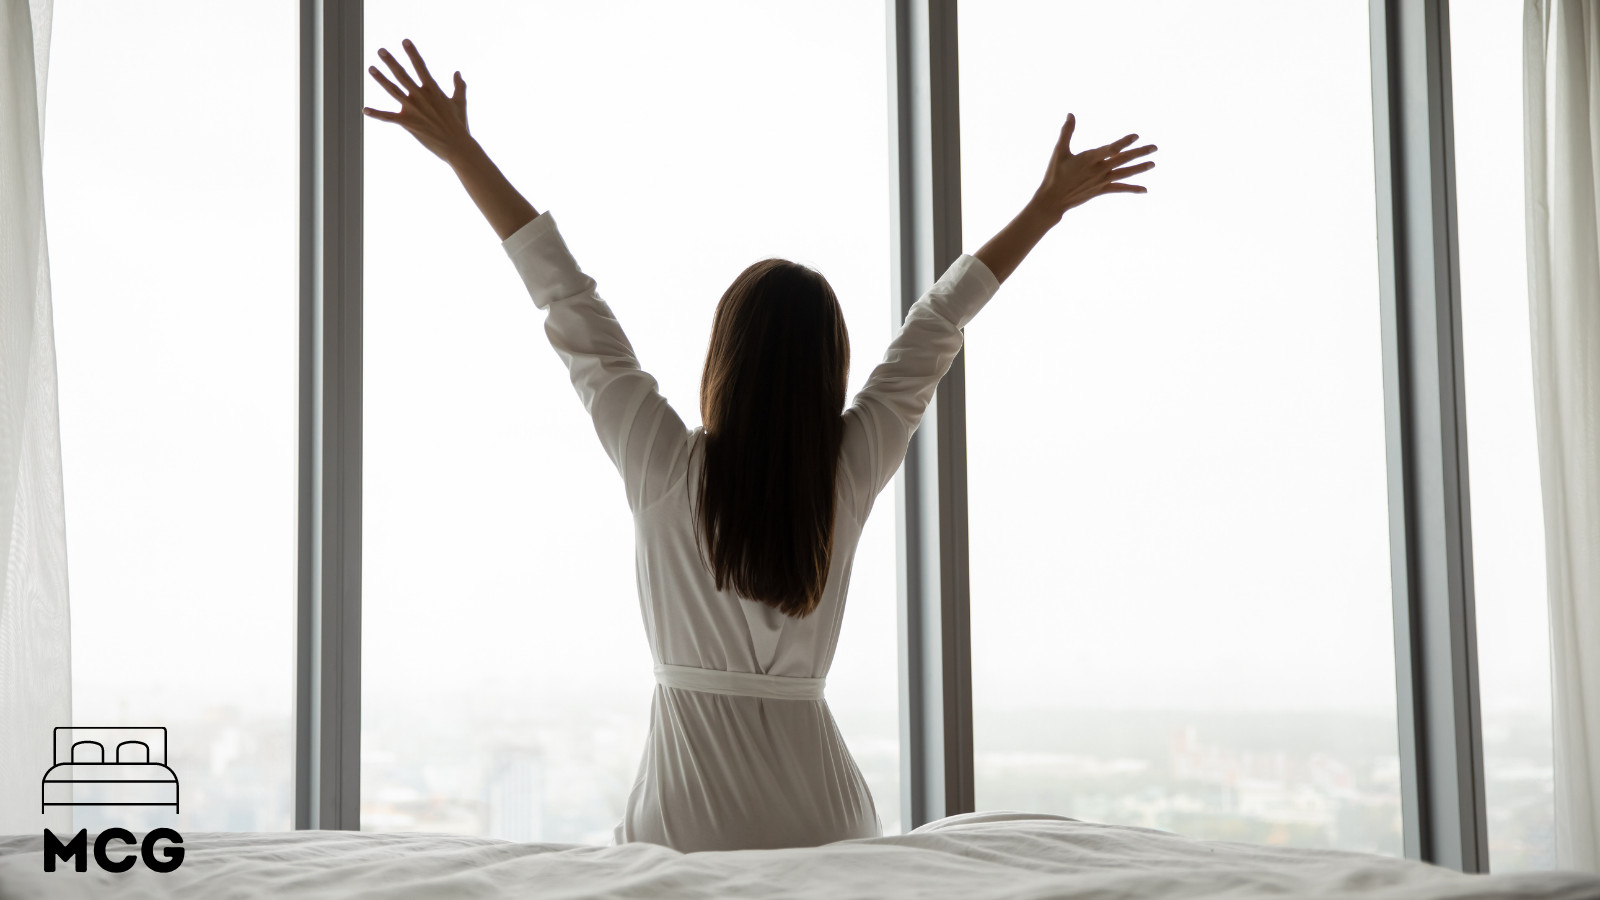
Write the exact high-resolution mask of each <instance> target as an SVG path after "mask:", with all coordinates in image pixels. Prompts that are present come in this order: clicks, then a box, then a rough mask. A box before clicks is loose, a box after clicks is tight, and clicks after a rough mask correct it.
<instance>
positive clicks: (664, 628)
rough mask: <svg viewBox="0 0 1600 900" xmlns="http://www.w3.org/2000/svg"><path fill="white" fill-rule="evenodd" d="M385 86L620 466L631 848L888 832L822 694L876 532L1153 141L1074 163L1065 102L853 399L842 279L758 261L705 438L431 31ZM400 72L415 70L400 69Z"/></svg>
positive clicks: (728, 344) (717, 364)
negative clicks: (975, 349)
mask: <svg viewBox="0 0 1600 900" xmlns="http://www.w3.org/2000/svg"><path fill="white" fill-rule="evenodd" d="M404 47H405V51H406V53H407V55H408V56H409V57H410V59H411V63H412V66H413V68H415V70H416V77H415V78H413V77H412V76H411V74H410V73H409V72H408V71H407V70H406V68H405V67H404V66H402V65H401V64H400V63H399V62H398V61H396V60H395V58H394V57H393V55H391V54H390V53H389V52H388V51H387V50H379V51H378V56H379V57H380V58H381V59H382V61H383V62H384V63H385V64H386V65H387V66H388V68H389V70H390V72H391V73H393V76H394V79H395V80H394V81H390V80H389V78H387V77H385V75H384V73H383V72H381V71H379V70H378V68H377V67H376V66H372V67H370V68H369V70H368V71H369V72H370V73H371V74H372V77H373V78H374V79H376V80H377V81H378V83H379V84H381V85H382V86H383V88H384V89H385V90H386V91H388V92H389V94H390V95H392V96H393V97H394V98H395V99H396V100H397V101H399V103H400V110H399V111H398V112H385V111H380V110H376V109H372V108H368V109H366V110H365V113H366V114H367V115H368V116H371V117H373V118H376V119H381V120H383V121H386V122H394V123H397V124H399V125H401V126H402V127H404V128H405V129H406V130H407V131H409V132H410V133H411V134H412V135H413V136H415V137H416V138H417V140H418V141H420V142H421V143H422V145H423V146H425V147H427V148H428V149H429V150H431V151H433V152H434V153H435V154H437V155H438V156H439V157H440V158H441V159H443V160H444V161H445V162H447V163H449V164H450V166H451V167H452V168H453V169H454V170H455V173H456V175H457V176H458V177H459V178H460V179H461V183H462V184H463V185H464V186H465V187H466V189H467V193H468V194H470V195H471V197H472V199H473V201H474V202H475V203H476V204H477V205H478V208H479V209H480V210H481V211H482V212H483V215H484V217H485V218H487V219H488V220H489V224H490V225H491V226H493V227H494V230H495V233H496V234H498V235H499V237H500V239H501V241H502V242H503V245H504V248H505V250H506V253H507V254H508V255H509V256H510V257H511V261H512V263H513V264H514V265H515V266H516V269H517V271H518V273H519V274H521V276H522V279H523V281H524V282H525V283H526V284H527V287H528V292H529V293H530V294H531V295H532V298H533V302H534V304H535V305H536V306H538V307H539V308H540V309H543V310H545V312H546V318H545V332H546V333H547V335H548V336H549V338H550V343H551V345H552V346H553V347H554V348H555V351H556V353H557V354H558V355H559V356H560V357H561V359H562V361H563V362H565V363H566V365H567V368H568V370H569V371H570V373H571V375H572V383H573V386H574V387H576V388H577V390H578V396H579V397H580V398H581V399H582V400H583V403H584V405H585V407H586V408H587V409H588V410H589V413H590V415H591V416H592V417H593V419H594V424H595V430H596V432H597V433H598V434H599V436H600V442H601V444H602V445H603V446H604V447H605V449H606V452H607V453H608V454H610V456H611V460H612V462H613V463H615V464H616V466H617V468H618V470H619V471H620V472H621V474H622V478H623V482H624V486H625V487H626V491H627V497H628V504H629V506H630V507H631V508H632V511H633V516H634V523H635V541H636V548H635V556H636V567H637V573H638V584H639V595H640V606H641V609H642V611H643V613H644V620H645V630H646V632H647V633H648V635H649V639H650V649H651V652H652V655H653V656H654V657H655V662H656V669H655V671H656V681H657V688H656V692H655V697H654V700H653V703H652V706H651V722H650V735H649V739H648V743H647V745H646V747H645V753H644V758H643V760H642V761H641V763H640V767H639V777H638V780H637V781H636V782H635V784H634V786H633V790H632V792H631V793H630V795H629V797H628V804H627V810H626V813H625V815H624V818H623V821H622V822H621V824H619V825H618V826H617V830H616V839H617V841H618V842H624V841H650V842H653V843H658V844H665V845H667V846H670V847H674V848H677V849H678V850H682V851H685V852H687V851H693V850H732V849H742V848H765V847H794V846H813V845H817V844H824V843H828V842H830V841H837V840H844V839H847V838H864V837H876V836H877V835H878V834H879V833H880V825H879V823H878V818H877V813H876V810H875V809H874V807H873V803H872V796H871V794H870V793H869V792H868V790H867V786H866V784H865V782H864V781H863V780H862V778H861V773H860V771H859V770H858V769H857V768H856V765H855V761H854V760H853V759H852V758H851V756H850V752H849V751H848V750H847V749H846V748H845V745H844V741H843V740H842V738H841V737H840V735H839V731H838V729H837V727H836V726H835V724H834V721H833V716H832V714H831V713H830V712H829V710H828V704H827V701H826V700H824V699H823V695H822V688H823V677H824V676H825V675H826V674H827V671H828V667H829V665H830V664H831V663H832V661H833V650H834V645H835V642H836V640H837V638H838V635H839V623H840V617H841V615H842V613H843V611H844V599H845V588H846V585H848V584H849V581H850V567H851V562H852V560H853V557H854V555H855V548H856V542H857V540H858V538H859V537H860V535H861V526H862V523H863V522H865V521H866V518H867V514H868V512H870V511H871V509H872V505H873V501H874V499H875V498H876V497H877V495H878V493H879V492H880V491H881V490H882V489H883V487H884V486H885V485H886V484H887V483H888V482H889V479H890V478H892V477H893V476H894V473H895V470H896V469H898V468H899V467H900V463H901V460H902V459H903V457H904V456H905V452H906V447H907V444H908V442H909V441H910V439H911V434H912V432H913V431H915V430H916V427H917V423H918V422H919V421H920V420H921V418H922V414H923V410H924V409H925V408H926V407H927V404H928V402H929V400H930V399H931V398H932V397H933V393H934V389H935V387H937V385H938V383H939V379H940V378H942V377H943V375H944V373H945V371H946V370H948V369H949V367H950V363H951V361H952V360H953V359H954V358H955V355H956V353H957V351H959V350H960V349H961V342H962V330H961V329H962V327H963V326H965V325H966V323H967V322H968V321H969V320H970V319H971V318H972V317H973V316H974V315H975V314H976V313H977V312H978V310H979V309H980V308H982V306H983V305H984V303H985V302H987V301H988V300H989V298H990V297H991V296H993V294H994V293H995V291H996V290H997V289H998V288H999V286H1000V283H1001V282H1003V281H1004V280H1005V279H1006V277H1007V276H1009V275H1010V274H1011V272H1012V271H1013V270H1015V269H1016V267H1017V265H1018V264H1019V263H1021V262H1022V259H1023V257H1024V256H1026V255H1027V253H1028V251H1029V250H1031V249H1032V248H1033V246H1034V245H1035V244H1037V243H1038V241H1039V239H1040V238H1042V237H1043V236H1044V234H1045V232H1047V231H1049V230H1050V228H1051V226H1053V225H1054V224H1055V223H1056V222H1058V221H1060V219H1061V216H1062V214H1063V213H1065V212H1066V211H1067V210H1068V209H1070V208H1072V207H1074V206H1077V205H1078V204H1080V203H1083V202H1084V201H1086V200H1088V199H1090V198H1091V197H1096V196H1099V195H1100V194H1106V193H1115V192H1135V193H1143V192H1144V190H1145V189H1144V188H1142V187H1138V186H1135V185H1130V184H1126V183H1124V182H1122V181H1121V180H1120V179H1123V178H1127V177H1128V176H1131V175H1135V174H1137V173H1140V172H1143V171H1146V170H1148V169H1149V168H1151V167H1152V166H1153V165H1154V163H1153V162H1148V161H1147V162H1143V163H1133V160H1135V159H1137V158H1138V157H1141V156H1145V155H1147V154H1149V153H1151V152H1153V151H1154V150H1155V147H1153V146H1144V147H1138V148H1135V149H1129V147H1130V146H1131V145H1132V143H1133V141H1134V140H1135V139H1136V137H1137V135H1128V136H1127V137H1124V138H1122V139H1121V140H1118V141H1115V142H1113V143H1111V144H1107V145H1106V146H1103V147H1097V148H1095V149H1093V150H1088V151H1085V152H1083V153H1078V154H1074V153H1072V152H1071V151H1070V150H1069V149H1068V142H1069V141H1070V139H1071V137H1072V130H1073V124H1074V121H1073V117H1071V116H1068V117H1067V121H1066V124H1065V125H1064V126H1063V127H1062V129H1061V136H1060V139H1059V141H1058V142H1057V144H1056V148H1055V152H1054V153H1053V154H1052V156H1051V158H1050V164H1049V167H1048V169H1047V170H1046V172H1045V176H1044V181H1043V183H1042V184H1041V185H1040V187H1039V189H1038V191H1037V192H1036V193H1035V194H1034V196H1033V198H1032V199H1031V200H1030V201H1029V202H1028V204H1027V205H1026V206H1025V207H1024V208H1023V210H1022V212H1021V213H1020V214H1019V215H1018V216H1017V217H1016V218H1015V219H1013V220H1012V221H1011V222H1010V224H1008V225H1006V227H1005V228H1003V229H1002V230H1001V231H1000V233H999V234H997V235H995V237H994V238H993V239H992V240H990V241H989V242H988V243H987V244H985V245H984V246H983V248H982V249H980V250H979V251H978V252H977V253H976V254H975V255H970V256H967V255H964V256H962V257H961V258H960V259H958V260H956V261H955V263H953V264H952V265H951V266H950V269H949V270H948V271H947V272H945V274H944V276H943V277H942V278H940V280H939V282H938V283H937V284H936V285H934V286H933V288H931V289H930V290H929V291H928V293H927V294H926V295H925V296H923V297H922V299H920V300H918V301H917V303H916V304H915V305H914V306H913V307H912V308H911V310H910V311H909V312H908V313H907V314H906V319H905V324H904V325H903V326H902V328H901V330H900V333H899V334H898V335H897V336H896V337H895V339H894V341H893V342H892V343H891V344H890V346H889V350H888V352H887V353H886V354H885V356H884V361H883V362H882V364H880V365H879V366H878V367H877V368H876V369H874V370H873V373H872V377H871V378H869V379H868V380H867V383H866V385H865V386H864V387H863V388H862V389H861V391H860V393H858V394H857V395H856V397H855V400H854V402H853V403H852V404H851V405H850V407H849V408H848V409H844V410H843V414H842V415H841V413H840V410H841V409H843V407H844V401H845V382H846V375H847V373H848V371H849V364H850V348H849V339H848V337H847V335H846V333H845V326H844V316H843V313H842V312H841V310H840V308H839V303H838V301H837V300H836V299H835V297H834V294H833V290H832V288H831V287H829V285H828V283H827V281H826V280H824V279H823V277H822V276H821V275H819V274H818V273H816V272H814V271H812V270H810V269H808V268H805V267H803V266H799V265H796V264H794V263H791V262H787V261H784V260H764V261H762V262H758V263H755V264H754V265H752V266H750V267H749V268H748V269H746V270H745V271H744V272H743V273H741V274H740V275H739V277H738V278H736V279H735V280H734V282H733V284H732V286H730V287H729V288H728V291H727V293H725V294H724V295H723V297H722V300H721V302H720V303H719V304H718V306H717V312H716V317H715V321H714V322H713V325H712V334H711V345H710V350H709V352H708V353H707V356H706V363H705V370H704V375H703V378H702V383H701V388H700V412H701V418H702V420H703V421H704V423H705V424H704V426H701V427H696V428H687V427H685V426H684V424H683V421H682V420H681V419H680V418H679V417H678V414H677V413H676V412H674V411H673V409H672V407H671V406H670V405H668V403H667V401H666V399H665V398H663V397H662V396H661V394H660V393H659V392H658V391H657V389H656V381H655V379H654V378H652V377H650V376H649V375H648V374H646V373H644V372H642V371H640V369H639V366H638V362H637V360H636V359H635V358H634V354H633V348H632V347H631V346H630V345H629V343H628V339H627V338H626V337H625V336H624V335H623V332H622V329H621V327H620V326H619V325H618V324H617V321H616V319H615V318H614V317H613V316H612V314H611V309H610V307H609V306H607V305H606V303H605V302H604V301H602V300H601V299H600V297H599V296H598V295H597V294H596V293H595V283H594V281H593V280H592V279H590V278H589V277H588V276H586V275H584V274H583V272H582V271H580V270H579V268H578V266H577V264H576V263H575V262H574V261H573V259H572V256H571V255H570V254H569V253H568V251H567V248H566V245H565V243H564V242H563V241H562V239H561V235H560V233H559V232H558V231H557V230H556V224H555V221H554V219H553V218H552V217H551V215H550V214H549V213H548V212H547V213H543V214H541V213H539V212H538V211H537V210H535V209H534V208H533V207H532V206H531V205H530V204H529V203H528V201H527V200H525V199H523V197H522V195H521V194H519V193H518V192H517V191H516V189H515V188H513V187H512V186H511V184H510V183H509V182H508V181H507V180H506V179H505V177H504V176H503V175H502V174H501V173H500V171H499V169H497V168H496V167H495V165H494V163H492V162H490V160H489V157H488V155H487V154H485V153H484V151H483V148H482V147H480V146H479V145H478V143H477V142H476V141H475V140H474V139H473V138H472V135H471V134H470V133H469V131H468V128H467V108H466V83H465V82H464V81H463V80H462V78H461V73H460V72H457V73H455V77H454V90H453V93H452V94H451V95H449V96H446V94H445V93H444V91H443V89H442V88H441V87H440V86H439V85H438V84H437V83H436V82H435V81H434V79H433V77H432V76H431V75H430V74H429V72H428V67H427V66H426V65H425V64H424V63H423V60H422V57H421V55H420V54H419V53H418V52H417V50H416V48H415V47H414V46H413V45H412V43H411V42H410V41H405V42H404ZM396 82H398V83H396Z"/></svg>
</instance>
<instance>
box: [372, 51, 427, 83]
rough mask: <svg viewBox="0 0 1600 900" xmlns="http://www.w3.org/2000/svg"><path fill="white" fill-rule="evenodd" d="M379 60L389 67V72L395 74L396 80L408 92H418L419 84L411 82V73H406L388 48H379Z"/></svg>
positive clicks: (404, 68)
mask: <svg viewBox="0 0 1600 900" xmlns="http://www.w3.org/2000/svg"><path fill="white" fill-rule="evenodd" d="M378 58H379V59H381V60H383V62H384V64H385V65H387V66H388V67H389V71H391V72H393V73H394V78H395V80H396V81H398V82H400V84H401V85H402V86H403V87H405V89H406V90H407V91H414V90H417V83H416V82H415V81H412V80H411V73H410V72H407V71H406V67H405V66H402V65H400V61H399V60H397V59H395V58H394V54H393V53H390V52H389V51H388V49H387V48H384V47H379V48H378Z"/></svg>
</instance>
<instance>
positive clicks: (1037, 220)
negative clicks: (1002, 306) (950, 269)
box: [973, 202, 1061, 284]
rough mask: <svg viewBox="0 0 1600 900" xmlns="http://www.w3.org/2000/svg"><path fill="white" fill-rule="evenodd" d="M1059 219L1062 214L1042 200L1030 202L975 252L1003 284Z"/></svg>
mask: <svg viewBox="0 0 1600 900" xmlns="http://www.w3.org/2000/svg"><path fill="white" fill-rule="evenodd" d="M1059 221H1061V216H1060V214H1056V215H1054V216H1052V215H1051V214H1050V213H1049V212H1048V211H1047V210H1045V209H1044V208H1042V205H1041V204H1038V203H1031V202H1030V203H1029V204H1028V205H1027V206H1024V207H1023V208H1022V212H1020V213H1017V215H1016V217H1015V218H1013V219H1012V220H1011V221H1010V222H1007V223H1006V226H1005V227H1004V228H1002V229H1000V231H999V232H998V233H997V234H995V236H994V237H992V238H990V239H989V242H988V243H986V244H984V245H983V246H982V247H980V248H979V249H978V252H977V253H974V254H973V256H976V257H977V258H978V259H979V260H980V261H981V262H982V263H983V264H984V265H985V266H988V267H989V271H990V272H993V273H994V277H995V280H996V281H999V282H1001V283H1002V284H1003V283H1004V282H1005V280H1006V279H1007V278H1009V277H1011V273H1012V272H1015V271H1016V270H1017V266H1020V265H1022V260H1023V259H1025V258H1026V257H1027V255H1028V253H1029V251H1031V250H1032V249H1033V248H1034V247H1035V246H1036V245H1038V243H1039V240H1040V239H1041V238H1043V237H1044V236H1045V234H1047V233H1048V232H1049V231H1050V229H1051V228H1053V227H1055V225H1056V223H1057V222H1059Z"/></svg>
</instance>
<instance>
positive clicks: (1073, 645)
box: [960, 0, 1401, 855]
mask: <svg viewBox="0 0 1600 900" xmlns="http://www.w3.org/2000/svg"><path fill="white" fill-rule="evenodd" d="M1367 15H1368V13H1367V4H1366V3H1362V2H1355V0H1350V2H1344V3H1324V4H1280V3H1271V2H1248V3H1247V2H1239V3H1226V4H1186V3H1177V2H1142V3H1137V4H1117V5H1115V6H1108V5H1106V4H1093V3H1079V2H1074V3H1043V2H987V3H983V4H968V5H964V6H963V7H961V21H960V31H961V79H962V80H961V128H962V145H961V154H962V171H963V179H964V190H963V198H962V200H963V214H964V220H963V225H962V227H963V232H964V235H965V244H966V246H967V247H968V248H969V249H970V248H975V247H977V246H980V245H981V244H982V242H983V241H984V240H986V239H987V238H988V237H989V236H990V235H991V234H993V233H994V231H995V230H997V229H998V228H999V227H1000V226H1001V225H1003V224H1004V223H1005V222H1006V220H1007V219H1009V217H1010V216H1011V215H1013V214H1014V213H1015V212H1016V210H1017V209H1019V208H1020V206H1021V204H1022V203H1023V202H1024V201H1025V200H1027V198H1028V197H1029V195H1030V194H1031V193H1032V191H1033V189H1034V188H1035V186H1036V185H1037V179H1038V178H1039V176H1040V175H1041V174H1042V172H1043V166H1044V164H1045V161H1046V159H1047V158H1048V156H1049V152H1050V148H1051V145H1052V144H1053V142H1054V141H1055V138H1056V135H1057V132H1058V129H1059V127H1060V125H1061V122H1062V121H1063V120H1064V119H1065V118H1066V115H1067V113H1068V112H1069V111H1070V112H1074V113H1075V114H1076V116H1077V121H1078V131H1077V136H1076V138H1075V141H1074V144H1073V149H1074V150H1079V149H1083V148H1087V147H1091V146H1094V145H1097V144H1102V143H1106V142H1109V141H1111V140H1114V139H1116V138H1118V137H1121V136H1122V135H1123V134H1126V133H1129V132H1138V133H1139V134H1140V135H1141V139H1142V141H1141V142H1144V141H1148V142H1153V143H1156V144H1157V145H1159V146H1160V147H1161V152H1160V153H1158V154H1157V156H1156V159H1157V160H1158V162H1157V167H1156V169H1155V170H1153V171H1152V172H1151V173H1150V174H1149V175H1147V176H1141V177H1140V181H1141V183H1144V184H1147V185H1148V186H1149V187H1150V193H1149V194H1148V195H1144V196H1126V195H1113V196H1109V197H1105V198H1101V199H1097V200H1095V201H1093V202H1091V203H1090V204H1089V205H1087V206H1086V207H1082V208H1079V209H1076V210H1073V211H1071V212H1069V213H1068V214H1067V216H1066V218H1065V220H1064V221H1063V223H1062V224H1061V226H1060V227H1059V228H1058V229H1057V230H1056V231H1055V232H1054V233H1052V234H1051V235H1050V236H1049V237H1048V238H1046V240H1045V242H1044V243H1043V244H1041V245H1040V247H1039V248H1038V249H1037V250H1036V251H1035V252H1034V254H1033V256H1032V257H1030V258H1029V259H1028V261H1027V262H1026V263H1024V264H1023V266H1022V267H1021V269H1020V270H1019V271H1018V272H1017V274H1016V275H1015V276H1013V278H1012V279H1011V280H1010V281H1009V282H1008V283H1007V284H1006V287H1005V289H1004V291H1003V292H1002V293H1001V294H1000V295H999V296H998V297H997V298H996V301H995V302H994V303H993V304H991V305H990V307H988V308H987V309H986V310H985V311H984V312H983V313H982V314H981V315H980V316H979V317H978V318H977V319H976V320H975V321H974V322H973V323H972V324H971V325H969V326H968V328H967V354H968V359H967V391H968V406H967V416H968V437H967V440H968V454H969V456H968V473H969V474H968V479H969V480H968V484H969V491H970V497H969V504H970V531H971V573H972V575H971V577H972V633H973V650H972V660H973V666H972V667H973V707H974V749H975V769H976V772H975V777H976V793H977V805H978V807H979V808H980V809H994V808H1012V809H1031V810H1040V811H1048V812H1057V813H1062V814H1065V815H1070V816H1073V817H1077V818H1084V819H1092V820H1099V821H1107V822H1114V823H1119V824H1129V825H1142V826H1151V827H1156V828H1163V829H1169V830H1172V831H1177V832H1181V833H1183V834H1187V835H1192V836H1196V837H1204V838H1220V839H1230V840H1245V841H1254V842H1262V843H1269V844H1295V845H1301V846H1327V847H1338V848H1343V849H1350V850H1365V851H1378V852H1383V853H1390V854H1396V855H1398V854H1399V853H1400V852H1401V832H1400V795H1399V764H1398V757H1397V749H1396V736H1395V689H1394V656H1393V647H1392V627H1391V624H1390V622H1391V616H1392V607H1391V600H1390V580H1389V579H1390V570H1389V550H1388V518H1387V512H1386V508H1387V507H1386V504H1387V493H1386V481H1385V478H1386V475H1385V460H1384V419H1383V394H1382V367H1381V362H1380V344H1379V305H1378V290H1377V256H1376V234H1375V219H1376V216H1375V210H1374V191H1373V172H1372V166H1373V150H1372V107H1371V78H1370V70H1369V39H1368V27H1367ZM1130 22H1138V23H1139V27H1138V28H1137V29H1136V30H1130V29H1129V28H1128V23H1130ZM1308 34H1315V35H1317V36H1318V39H1317V40H1315V41H1307V40H1305V35H1308Z"/></svg>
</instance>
